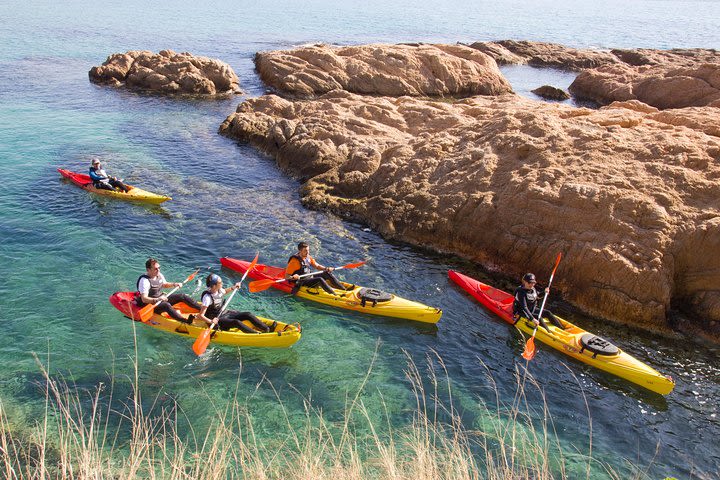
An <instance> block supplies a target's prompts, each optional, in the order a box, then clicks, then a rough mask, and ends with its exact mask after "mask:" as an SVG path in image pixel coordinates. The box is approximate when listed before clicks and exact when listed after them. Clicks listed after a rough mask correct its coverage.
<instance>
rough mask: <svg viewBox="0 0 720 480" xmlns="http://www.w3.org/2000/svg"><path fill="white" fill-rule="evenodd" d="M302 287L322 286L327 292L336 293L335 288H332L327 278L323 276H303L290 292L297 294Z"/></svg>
mask: <svg viewBox="0 0 720 480" xmlns="http://www.w3.org/2000/svg"><path fill="white" fill-rule="evenodd" d="M300 287H308V288H312V287H320V288H322V289H323V290H325V291H326V292H327V293H329V294H330V295H335V290H333V289H332V288H330V285H328V284H327V282H325V280H324V279H323V278H322V277H316V276H312V277H305V278H301V279H300V280H298V281H297V282H295V286H294V287H293V289H292V291H291V292H290V293H292V294H293V295H295V294H296V293H297V291H298V290H300Z"/></svg>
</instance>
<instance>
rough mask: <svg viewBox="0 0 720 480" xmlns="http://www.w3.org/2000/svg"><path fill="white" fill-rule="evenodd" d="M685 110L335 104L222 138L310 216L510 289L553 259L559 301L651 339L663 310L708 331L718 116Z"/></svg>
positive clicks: (718, 216) (717, 283) (715, 278)
mask: <svg viewBox="0 0 720 480" xmlns="http://www.w3.org/2000/svg"><path fill="white" fill-rule="evenodd" d="M689 110H690V109H683V110H665V111H659V110H658V109H656V108H653V107H649V106H648V105H645V104H643V103H640V102H638V101H636V100H632V101H628V102H623V103H616V104H613V105H611V106H609V107H605V108H602V109H600V110H590V109H584V108H574V107H571V106H567V105H562V104H548V103H543V102H534V101H531V100H528V99H523V98H520V97H517V96H514V95H505V96H500V97H473V98H469V99H465V100H461V101H458V102H454V103H450V102H438V101H429V100H423V99H418V98H411V97H401V98H389V97H368V96H360V95H354V94H351V93H348V92H344V91H340V90H336V91H334V92H330V93H328V94H326V95H323V96H321V97H319V98H317V99H314V100H304V101H289V100H286V99H282V98H280V97H278V96H274V95H266V96H263V97H260V98H255V99H250V100H247V101H245V102H244V103H242V104H241V105H240V106H239V107H238V109H237V112H236V113H234V114H233V115H231V116H229V117H228V118H227V119H226V120H225V122H224V123H223V124H222V126H221V132H222V133H223V134H225V135H228V136H231V137H233V138H237V139H239V140H242V141H246V142H250V143H252V144H253V145H256V146H257V147H259V148H261V149H263V150H265V151H267V152H269V153H270V154H272V155H274V156H275V158H276V159H277V162H278V164H279V165H280V166H281V167H282V168H283V169H284V170H286V171H288V172H290V173H291V174H293V175H294V176H296V177H298V178H300V179H302V180H304V181H305V183H304V185H303V187H302V198H303V201H304V203H305V204H306V205H308V206H310V207H312V208H319V209H326V210H330V211H333V212H337V213H338V214H340V215H344V216H346V217H349V218H353V219H356V220H360V221H362V222H365V223H367V224H369V225H371V226H373V227H374V228H375V229H377V230H378V231H379V232H381V233H382V234H384V235H386V236H388V237H392V238H398V239H402V240H405V241H408V242H411V243H414V244H418V245H423V246H429V247H434V248H436V249H439V250H442V251H450V252H455V253H457V254H460V255H463V256H466V257H468V258H471V259H473V260H476V261H478V262H480V263H482V264H484V265H486V266H488V267H491V268H502V269H503V270H504V271H506V272H508V273H512V274H515V275H520V274H521V273H523V272H525V271H527V270H531V271H535V272H536V273H537V274H545V275H546V274H547V273H549V272H548V270H549V268H550V266H551V265H552V263H553V260H554V258H555V256H556V254H557V253H558V252H563V253H564V254H565V260H563V265H562V271H561V272H560V273H559V275H558V276H557V277H556V282H557V285H558V287H559V288H560V290H561V291H563V292H564V294H565V297H566V298H567V299H568V300H570V301H571V302H573V303H575V304H576V305H578V306H580V307H581V308H583V309H584V310H586V311H587V312H589V313H591V314H596V315H599V316H603V317H606V318H612V319H617V320H621V321H626V322H629V323H636V324H643V325H646V326H656V327H663V326H665V324H666V321H667V317H666V315H667V312H668V310H669V309H670V308H671V306H672V305H682V306H685V307H687V308H688V309H690V311H692V312H694V313H696V314H697V315H695V316H693V318H695V319H697V320H696V321H697V322H699V324H701V323H702V322H704V321H706V322H710V321H713V320H714V321H718V320H720V235H718V231H719V230H718V229H719V228H720V207H719V206H718V205H719V204H718V201H717V200H718V198H720V137H718V133H719V132H718V130H717V125H718V124H720V109H717V108H709V107H698V108H695V109H692V111H689ZM543 272H545V273H543ZM703 325H705V324H702V325H701V328H709V327H706V326H703Z"/></svg>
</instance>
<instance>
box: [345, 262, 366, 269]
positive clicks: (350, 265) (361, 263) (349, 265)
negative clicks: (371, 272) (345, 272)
mask: <svg viewBox="0 0 720 480" xmlns="http://www.w3.org/2000/svg"><path fill="white" fill-rule="evenodd" d="M365 263H366V262H358V263H348V264H347V265H343V266H342V268H357V267H361V266H363V265H365Z"/></svg>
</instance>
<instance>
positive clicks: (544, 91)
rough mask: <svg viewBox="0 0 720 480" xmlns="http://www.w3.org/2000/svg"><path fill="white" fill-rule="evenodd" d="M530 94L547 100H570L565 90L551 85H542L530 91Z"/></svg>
mask: <svg viewBox="0 0 720 480" xmlns="http://www.w3.org/2000/svg"><path fill="white" fill-rule="evenodd" d="M532 93H534V94H535V95H537V96H538V97H542V98H545V99H547V100H568V99H569V98H570V95H569V94H568V93H567V92H566V91H565V90H563V89H562V88H557V87H553V86H552V85H543V86H542V87H538V88H536V89H535V90H532Z"/></svg>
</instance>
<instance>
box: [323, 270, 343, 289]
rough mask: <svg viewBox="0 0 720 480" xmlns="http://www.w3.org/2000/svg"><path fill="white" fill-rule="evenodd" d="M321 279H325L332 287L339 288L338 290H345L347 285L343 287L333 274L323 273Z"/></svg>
mask: <svg viewBox="0 0 720 480" xmlns="http://www.w3.org/2000/svg"><path fill="white" fill-rule="evenodd" d="M320 277H321V278H324V279H325V280H326V281H327V283H328V284H330V286H331V287H333V288H337V289H338V290H345V285H343V284H342V282H340V280H338V279H337V277H336V276H335V275H333V274H332V272H322V273H321V274H320Z"/></svg>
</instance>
